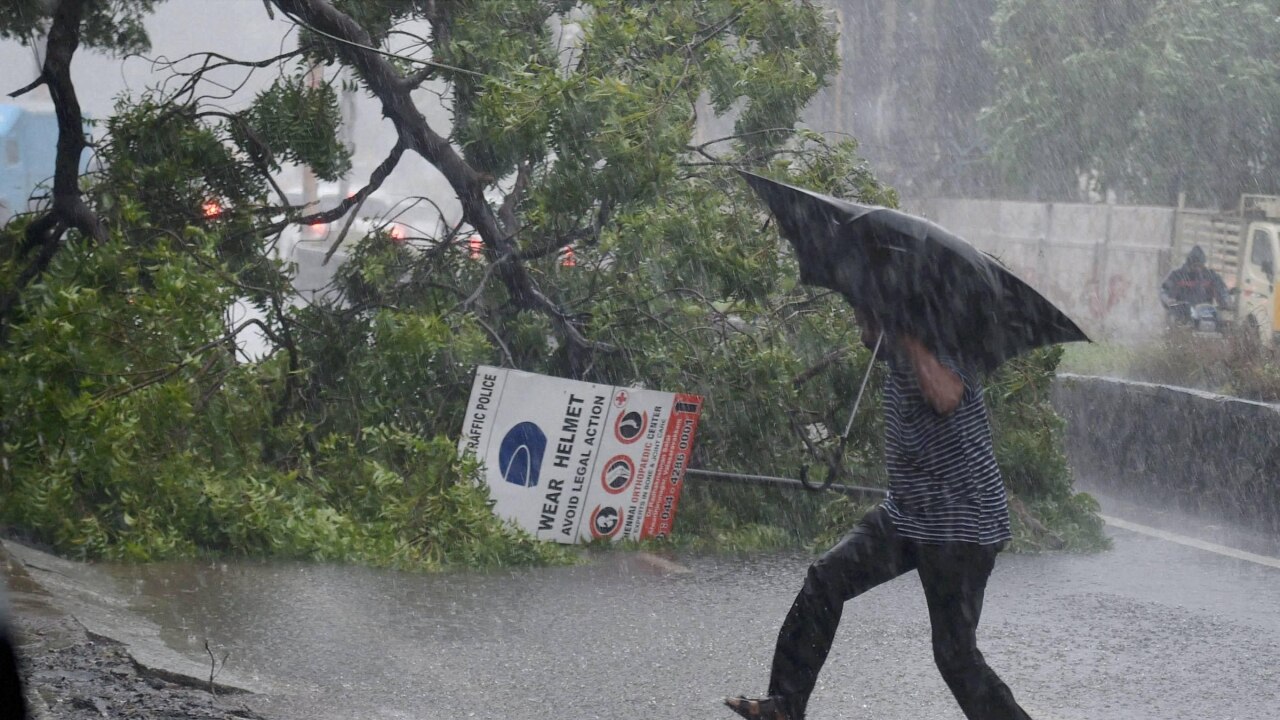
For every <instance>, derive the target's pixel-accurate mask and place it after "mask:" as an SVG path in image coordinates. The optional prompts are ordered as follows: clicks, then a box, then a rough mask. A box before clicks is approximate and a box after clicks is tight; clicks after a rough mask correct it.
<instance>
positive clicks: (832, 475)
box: [800, 465, 840, 492]
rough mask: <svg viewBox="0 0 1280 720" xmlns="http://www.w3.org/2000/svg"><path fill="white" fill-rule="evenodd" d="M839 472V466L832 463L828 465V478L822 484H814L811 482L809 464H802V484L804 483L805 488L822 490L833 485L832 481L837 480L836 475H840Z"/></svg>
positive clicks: (816, 490)
mask: <svg viewBox="0 0 1280 720" xmlns="http://www.w3.org/2000/svg"><path fill="white" fill-rule="evenodd" d="M839 474H840V473H839V470H838V469H837V468H835V467H833V466H831V465H828V466H827V479H826V480H824V481H822V484H821V485H814V484H813V483H811V482H809V466H808V465H801V466H800V484H801V485H804V489H805V490H812V491H813V492H821V491H823V490H826V489H827V488H829V487H831V483H833V482H835V479H836V475H839Z"/></svg>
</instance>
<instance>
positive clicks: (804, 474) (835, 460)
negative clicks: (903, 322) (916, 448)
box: [800, 331, 884, 492]
mask: <svg viewBox="0 0 1280 720" xmlns="http://www.w3.org/2000/svg"><path fill="white" fill-rule="evenodd" d="M883 342H884V332H883V331H881V332H880V333H879V334H877V335H876V346H875V347H874V348H872V350H871V360H870V361H869V362H868V363H867V373H866V374H865V375H863V376H862V385H861V386H860V387H859V388H858V398H857V399H856V400H854V401H853V411H852V412H850V413H849V424H848V425H846V426H845V428H844V434H843V435H841V436H840V447H838V448H836V451H835V453H833V454H832V455H831V459H830V460H828V461H827V479H826V480H824V481H823V482H822V484H821V485H814V484H813V483H811V482H809V466H808V465H807V464H806V465H801V466H800V484H801V485H804V488H805V489H806V490H813V491H815V492H818V491H822V490H826V489H827V488H829V487H831V483H833V482H835V480H836V478H837V477H839V476H840V471H841V470H843V468H842V467H841V466H840V459H841V458H843V457H844V446H845V445H846V444H848V442H849V431H850V430H852V429H853V419H854V417H856V416H857V414H858V406H859V405H861V404H862V393H863V392H865V391H866V389H867V381H868V380H870V379H871V369H872V367H874V366H875V362H876V356H878V355H879V354H880V345H881V343H883Z"/></svg>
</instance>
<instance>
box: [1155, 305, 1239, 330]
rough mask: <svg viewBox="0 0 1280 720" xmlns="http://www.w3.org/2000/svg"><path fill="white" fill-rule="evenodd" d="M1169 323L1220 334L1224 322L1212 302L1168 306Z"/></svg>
mask: <svg viewBox="0 0 1280 720" xmlns="http://www.w3.org/2000/svg"><path fill="white" fill-rule="evenodd" d="M1168 315H1169V324H1170V325H1171V326H1173V327H1185V328H1189V329H1190V330H1191V331H1192V332H1195V333H1206V334H1213V335H1221V334H1222V333H1223V332H1225V331H1226V323H1225V322H1224V320H1223V318H1222V316H1221V315H1219V314H1218V307H1217V306H1216V305H1214V304H1213V303H1175V304H1173V305H1170V306H1168Z"/></svg>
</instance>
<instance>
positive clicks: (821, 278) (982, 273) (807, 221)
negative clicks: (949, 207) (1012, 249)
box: [739, 171, 1089, 372]
mask: <svg viewBox="0 0 1280 720" xmlns="http://www.w3.org/2000/svg"><path fill="white" fill-rule="evenodd" d="M739 172H742V171H739ZM742 176H743V177H744V178H746V180H747V182H748V183H749V184H750V185H751V188H752V189H753V190H755V191H756V194H758V195H759V196H760V197H761V198H763V199H764V201H765V202H766V203H767V204H768V205H769V209H770V210H772V211H773V214H774V217H776V218H777V220H778V225H779V227H780V228H781V230H782V235H783V237H785V238H786V239H787V240H789V241H790V242H791V245H792V247H794V248H795V250H796V259H797V261H798V262H799V264H800V281H801V282H803V283H805V284H807V285H816V286H818V287H824V288H828V289H831V290H835V291H836V292H838V293H840V294H841V295H843V296H844V298H845V299H846V300H848V301H849V304H851V305H853V306H854V307H857V308H862V309H865V310H866V311H868V312H870V313H872V314H873V315H875V317H876V318H877V319H878V320H879V321H880V323H881V324H882V325H883V326H884V327H885V329H886V330H888V331H889V332H891V333H903V334H909V335H912V336H914V337H916V338H919V339H920V340H921V341H922V342H924V343H925V344H926V345H928V346H929V347H930V348H931V349H932V350H933V351H934V352H942V353H947V354H954V355H958V356H959V358H960V359H961V360H962V361H966V362H968V363H970V364H972V365H973V366H975V367H977V368H981V369H982V370H985V371H988V372H989V371H991V370H994V369H995V368H996V367H998V366H999V365H1000V364H1001V363H1003V362H1004V361H1005V360H1008V359H1009V358H1011V357H1014V356H1015V355H1018V354H1020V353H1023V352H1025V351H1027V350H1031V349H1033V348H1037V347H1041V346H1044V345H1052V344H1055V343H1062V342H1073V341H1078V340H1083V341H1088V340H1089V338H1088V337H1086V336H1085V334H1084V333H1083V332H1082V331H1081V330H1080V328H1079V327H1077V326H1076V324H1075V323H1074V322H1072V321H1071V319H1070V318H1068V317H1067V316H1066V314H1065V313H1063V312H1062V311H1061V310H1059V309H1058V308H1057V307H1055V306H1054V305H1053V303H1051V302H1049V301H1048V300H1046V299H1044V297H1043V296H1041V295H1040V293H1038V292H1036V291H1035V290H1033V289H1032V288H1031V287H1030V286H1029V285H1027V284H1026V283H1025V282H1023V281H1022V280H1020V279H1019V278H1018V277H1017V276H1016V275H1014V274H1013V273H1012V272H1010V271H1009V270H1008V268H1006V267H1005V266H1004V265H1003V264H1001V263H1000V261H999V260H996V259H995V258H994V257H992V256H990V255H988V254H987V253H984V252H982V251H981V250H978V249H977V248H975V247H973V246H972V245H970V244H969V243H967V242H965V241H964V240H962V239H960V238H959V237H958V236H956V235H954V234H952V233H950V232H948V231H947V230H945V229H943V228H942V227H941V226H939V225H936V224H934V223H932V222H930V221H928V220H925V219H924V218H920V217H916V216H914V215H908V214H906V213H903V212H899V211H897V210H891V209H889V208H883V207H876V206H870V205H859V204H857V203H852V202H848V201H846V200H840V199H837V198H833V197H830V196H827V195H823V194H821V193H816V192H812V191H810V190H805V189H803V188H798V187H795V186H792V185H788V184H786V183H781V182H778V181H776V180H770V179H768V178H764V177H760V176H759V175H754V174H752V173H748V172H742Z"/></svg>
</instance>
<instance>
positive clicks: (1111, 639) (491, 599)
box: [112, 506, 1280, 720]
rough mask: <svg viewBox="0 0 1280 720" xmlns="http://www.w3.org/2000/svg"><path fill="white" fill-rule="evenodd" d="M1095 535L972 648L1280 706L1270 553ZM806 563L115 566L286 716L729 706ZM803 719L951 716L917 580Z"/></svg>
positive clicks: (1247, 719) (871, 625)
mask: <svg viewBox="0 0 1280 720" xmlns="http://www.w3.org/2000/svg"><path fill="white" fill-rule="evenodd" d="M1111 509H1112V507H1111V506H1104V510H1111ZM1156 519H1157V520H1159V518H1156ZM1165 520H1166V524H1168V519H1167V518H1166V519H1165ZM1156 524H1159V523H1156ZM1139 529H1140V528H1139ZM1202 529H1203V530H1204V532H1208V533H1213V532H1215V528H1214V527H1213V526H1206V527H1204V528H1202ZM1204 532H1202V533H1200V535H1202V536H1203V535H1204ZM1111 533H1112V535H1113V537H1114V538H1115V549H1114V550H1113V551H1111V552H1108V553H1104V554H1101V555H1094V556H1070V555H1050V556H1040V557H1027V556H1012V555H1004V556H1002V557H1001V559H1000V561H999V563H998V565H997V569H996V572H995V574H994V576H993V578H992V581H991V585H990V588H989V591H988V595H987V602H986V608H985V611H984V616H983V623H982V627H981V632H980V643H981V646H982V648H983V650H984V652H985V653H986V655H987V658H988V661H989V662H990V663H991V664H992V666H993V667H994V668H996V670H997V671H998V672H999V673H1000V674H1001V675H1002V676H1003V677H1004V679H1005V680H1006V681H1007V682H1008V683H1009V685H1010V686H1011V687H1012V688H1013V690H1014V692H1015V694H1016V695H1017V696H1018V698H1019V700H1020V701H1022V702H1023V703H1024V705H1025V706H1026V707H1027V709H1028V710H1029V711H1030V712H1031V713H1032V715H1033V717H1036V718H1040V719H1042V720H1084V719H1085V718H1089V719H1093V718H1126V719H1132V720H1157V719H1158V720H1181V719H1184V718H1185V719H1186V720H1192V719H1193V718H1194V719H1195V720H1200V719H1201V718H1206V717H1212V718H1233V719H1235V720H1275V718H1277V717H1280V567H1275V566H1271V565H1268V564H1266V560H1267V558H1275V557H1276V554H1275V553H1274V547H1273V546H1272V545H1271V544H1270V543H1269V542H1268V541H1266V540H1265V539H1263V540H1262V541H1257V540H1256V539H1255V541H1254V543H1253V544H1254V547H1252V548H1250V550H1251V551H1252V552H1256V553H1260V552H1262V551H1267V552H1271V553H1272V554H1271V555H1266V556H1260V555H1254V556H1249V555H1246V556H1243V557H1245V558H1246V559H1241V558H1239V557H1230V556H1227V555H1224V554H1222V553H1221V552H1220V551H1219V552H1215V551H1213V548H1214V547H1216V546H1214V545H1206V546H1205V547H1209V548H1210V549H1208V550H1206V549H1202V548H1200V547H1189V546H1187V545H1184V544H1179V543H1178V542H1170V541H1169V540H1168V539H1161V538H1159V537H1153V536H1151V535H1150V534H1143V532H1133V531H1131V530H1125V529H1118V528H1114V527H1113V528H1112V529H1111ZM1210 539H1212V540H1220V539H1223V538H1210ZM1227 539H1230V538H1227ZM1196 542H1198V541H1196ZM1243 544H1248V541H1247V540H1246V541H1244V542H1243ZM1247 558H1254V559H1253V560H1251V559H1247ZM807 562H808V558H807V557H805V556H800V555H770V556H763V557H761V556H756V557H743V558H712V557H674V558H668V559H660V558H654V557H652V556H645V555H637V554H624V553H605V554H601V555H600V556H598V557H597V559H596V560H595V561H594V562H592V563H590V564H589V565H586V566H582V567H574V568H558V569H547V570H529V571H520V572H501V573H492V574H474V573H467V574H453V575H444V576H414V575H405V574H400V573H394V572H383V571H374V570H364V569H351V568H335V567H325V566H314V565H303V564H297V565H288V564H270V565H266V564H260V565H259V564H229V565H222V564H220V565H215V566H203V567H198V568H192V567H190V566H166V565H153V566H147V567H129V568H117V569H114V570H112V573H113V575H114V576H115V578H116V583H117V584H118V586H119V587H120V588H121V589H122V592H124V593H125V594H126V596H127V597H128V598H129V603H130V604H131V605H132V606H133V607H134V609H135V610H137V611H139V612H141V613H142V614H143V615H145V616H146V617H147V618H148V619H150V620H151V621H153V622H154V623H155V624H156V625H158V626H159V628H160V637H161V638H162V639H163V641H164V643H165V644H167V645H168V646H169V647H170V648H171V649H174V650H177V651H178V652H179V653H182V654H185V655H187V656H189V657H191V658H192V659H193V660H196V661H203V662H205V663H206V664H207V661H208V660H207V656H206V655H205V651H204V642H205V640H206V639H207V640H209V642H210V643H211V645H212V646H213V647H215V648H220V649H222V650H224V651H230V653H231V657H230V660H229V662H228V672H233V673H234V674H236V675H237V676H240V677H247V678H251V679H253V680H254V681H255V682H258V683H261V684H262V685H264V686H269V687H272V688H273V690H272V692H271V694H269V695H267V696H261V697H255V698H253V699H252V700H251V701H250V702H249V704H250V705H251V706H252V707H254V708H255V709H257V710H259V711H261V712H264V713H267V714H269V715H271V716H274V717H277V718H281V719H282V720H291V719H293V718H298V719H302V718H306V719H307V720H322V719H327V718H335V719H336V718H343V719H344V720H346V719H348V718H353V717H357V718H423V719H430V718H442V719H443V718H501V719H503V720H505V719H507V718H521V719H522V720H525V719H541V718H547V719H551V718H555V719H557V720H562V719H571V718H572V719H576V718H653V717H667V718H725V719H726V720H729V719H730V718H731V717H733V716H732V715H731V714H730V713H729V712H728V711H727V710H725V709H724V708H722V707H720V706H719V698H720V697H721V696H722V695H726V694H737V693H751V692H756V691H760V690H762V689H763V687H764V684H765V681H766V674H767V666H768V665H767V664H768V661H769V655H770V651H771V649H772V639H773V637H774V634H775V633H776V631H777V626H778V624H779V622H780V621H781V619H782V616H783V614H784V613H785V611H786V609H787V607H788V606H789V605H790V602H791V599H792V596H793V593H794V590H795V589H796V587H797V586H798V583H799V582H800V580H801V578H802V577H803V573H804V570H805V565H806V563H807ZM1273 562H1274V564H1276V565H1280V560H1276V561H1273ZM810 717H811V718H814V719H815V720H821V719H824V718H860V717H863V718H876V719H877V720H880V719H883V720H895V719H898V718H902V719H904V720H905V719H907V718H911V719H912V720H920V719H924V720H933V719H937V720H954V719H959V718H961V717H962V716H961V714H960V713H959V711H958V710H957V709H956V708H955V707H954V705H953V703H952V701H951V699H950V696H949V695H948V693H947V690H946V688H945V686H944V685H943V684H942V681H941V680H940V679H939V677H938V676H937V673H936V671H935V670H934V667H933V664H932V658H931V652H930V647H929V628H928V624H927V615H926V613H925V606H924V600H923V598H922V597H921V593H920V590H919V584H918V580H917V579H916V577H915V575H914V574H913V575H908V576H906V577H904V578H900V579H899V580H897V581H895V582H894V583H891V584H889V585H886V586H883V587H881V588H878V589H876V590H875V591H873V592H871V593H869V594H867V595H865V596H863V597H861V598H858V599H857V600H855V601H853V603H852V604H851V605H850V606H849V608H848V609H847V611H846V614H845V622H844V624H843V625H842V627H841V630H840V634H839V636H838V637H837V640H836V646H835V649H834V651H833V653H832V656H831V659H830V661H829V663H828V665H827V668H826V670H825V671H824V674H823V676H822V678H821V681H820V685H819V688H818V691H817V694H816V695H815V697H814V700H813V701H812V703H811V712H810Z"/></svg>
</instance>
